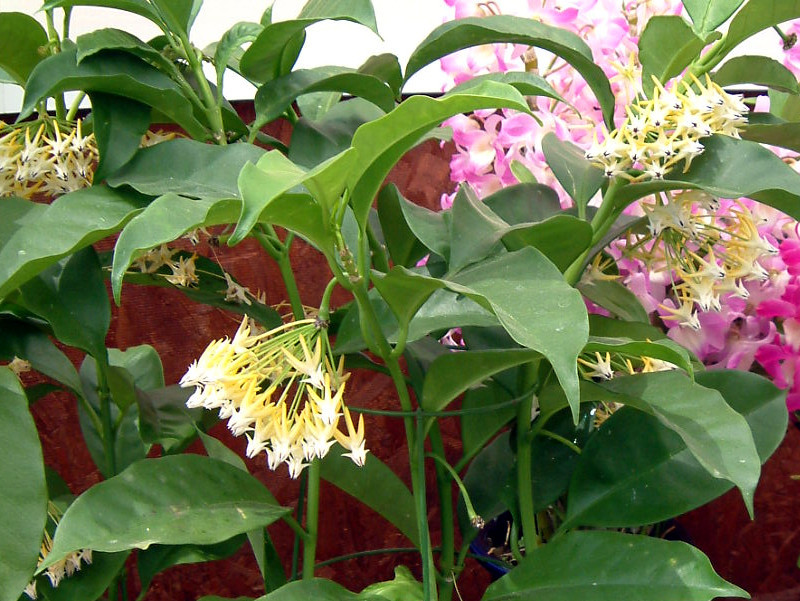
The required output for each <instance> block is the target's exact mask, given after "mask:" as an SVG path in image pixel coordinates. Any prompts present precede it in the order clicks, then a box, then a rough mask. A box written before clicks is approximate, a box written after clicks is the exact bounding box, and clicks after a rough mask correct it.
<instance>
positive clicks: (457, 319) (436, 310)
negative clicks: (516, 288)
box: [392, 290, 499, 341]
mask: <svg viewBox="0 0 800 601" xmlns="http://www.w3.org/2000/svg"><path fill="white" fill-rule="evenodd" d="M496 325H499V322H498V321H497V317H495V315H494V314H493V313H492V312H491V311H489V310H488V309H486V308H484V307H482V306H481V305H480V304H478V303H477V302H475V301H474V300H472V299H471V298H469V297H467V296H463V295H461V294H456V293H454V292H451V291H450V290H436V291H435V292H434V293H433V294H431V295H430V297H429V298H428V300H426V301H425V302H424V303H423V304H422V306H421V307H420V308H419V310H418V311H417V312H416V313H415V314H414V317H413V318H412V320H411V323H410V324H409V326H408V340H409V341H413V340H419V339H420V338H422V337H424V336H427V335H428V334H430V333H431V332H436V331H444V330H449V329H450V328H457V327H462V326H496ZM394 338H396V336H395V337H393V338H392V341H394Z"/></svg>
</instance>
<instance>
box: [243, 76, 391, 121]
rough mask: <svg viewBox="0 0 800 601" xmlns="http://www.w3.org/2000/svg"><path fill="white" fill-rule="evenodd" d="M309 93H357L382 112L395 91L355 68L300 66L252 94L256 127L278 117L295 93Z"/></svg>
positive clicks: (387, 108)
mask: <svg viewBox="0 0 800 601" xmlns="http://www.w3.org/2000/svg"><path fill="white" fill-rule="evenodd" d="M312 92H344V93H347V94H351V95H353V96H359V97H361V98H364V99H365V100H368V101H369V102H371V103H373V104H374V105H376V106H377V107H379V108H380V109H381V110H382V111H383V112H389V111H391V110H392V108H394V93H393V92H392V90H391V89H390V88H389V86H387V85H386V83H385V82H384V81H382V80H381V79H379V78H377V77H375V76H373V75H368V74H365V73H359V72H358V71H356V70H354V69H346V68H344V67H317V68H315V69H299V70H297V71H292V72H291V73H288V74H286V75H283V76H282V77H278V78H276V79H272V80H270V81H268V82H267V83H265V84H264V85H262V86H261V87H260V88H259V89H258V92H256V97H255V108H256V121H255V126H256V127H262V126H264V125H266V124H267V123H269V122H270V121H273V120H275V119H277V118H278V117H280V116H281V115H282V114H283V112H284V111H285V110H286V108H287V107H289V106H291V104H292V102H294V101H295V99H296V98H297V97H298V96H302V95H304V94H310V93H312Z"/></svg>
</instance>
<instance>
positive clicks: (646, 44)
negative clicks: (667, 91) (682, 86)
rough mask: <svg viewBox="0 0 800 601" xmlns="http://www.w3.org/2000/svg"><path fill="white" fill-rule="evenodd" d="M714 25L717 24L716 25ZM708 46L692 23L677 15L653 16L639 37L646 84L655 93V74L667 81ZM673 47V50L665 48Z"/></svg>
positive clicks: (645, 89) (645, 86)
mask: <svg viewBox="0 0 800 601" xmlns="http://www.w3.org/2000/svg"><path fill="white" fill-rule="evenodd" d="M712 29H713V28H712ZM704 47H705V42H704V40H703V39H701V38H699V37H697V35H695V33H694V32H693V31H692V28H691V27H690V26H689V24H688V23H687V22H686V21H684V20H683V18H682V17H679V16H677V15H664V16H654V17H651V18H650V20H649V21H648V22H647V25H646V26H645V28H644V31H642V35H641V36H640V37H639V60H640V61H641V63H642V87H643V88H644V91H645V93H646V94H647V95H648V96H652V93H653V87H654V86H653V79H652V78H653V76H655V77H656V79H658V81H660V82H662V83H664V82H665V81H667V80H668V79H671V78H673V77H675V76H676V75H679V74H680V73H681V72H682V71H683V70H684V69H685V68H686V67H687V66H688V65H689V63H691V62H692V61H693V60H694V59H695V58H697V56H698V55H699V54H700V51H701V50H702V49H703V48H704ZM665 48H669V52H665V51H664V49H665Z"/></svg>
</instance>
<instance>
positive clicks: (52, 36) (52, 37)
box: [45, 9, 67, 121]
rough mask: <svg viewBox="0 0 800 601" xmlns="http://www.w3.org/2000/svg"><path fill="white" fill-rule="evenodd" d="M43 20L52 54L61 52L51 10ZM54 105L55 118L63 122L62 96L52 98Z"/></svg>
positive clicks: (65, 110) (64, 104)
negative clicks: (45, 23)
mask: <svg viewBox="0 0 800 601" xmlns="http://www.w3.org/2000/svg"><path fill="white" fill-rule="evenodd" d="M45 20H46V21H47V39H48V42H50V46H51V48H52V52H53V54H58V53H59V52H61V38H59V37H58V32H57V31H56V26H55V22H54V21H53V9H50V10H46V11H45ZM53 100H55V103H56V118H57V119H58V120H59V121H63V120H64V116H65V115H66V113H67V104H66V102H64V94H63V93H62V94H56V95H55V96H53Z"/></svg>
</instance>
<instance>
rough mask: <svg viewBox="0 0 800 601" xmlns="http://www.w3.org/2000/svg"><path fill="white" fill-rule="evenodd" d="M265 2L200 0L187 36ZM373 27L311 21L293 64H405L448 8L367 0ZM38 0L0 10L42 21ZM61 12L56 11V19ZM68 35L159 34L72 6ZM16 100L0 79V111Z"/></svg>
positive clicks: (284, 10)
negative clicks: (110, 30)
mask: <svg viewBox="0 0 800 601" xmlns="http://www.w3.org/2000/svg"><path fill="white" fill-rule="evenodd" d="M306 1H307V0H275V8H274V12H273V15H272V16H273V20H274V21H285V20H287V19H292V18H294V17H296V16H297V14H298V13H299V12H300V9H301V8H302V7H303V5H304V4H305V3H306ZM268 5H269V1H268V0H205V2H204V3H203V7H202V9H201V10H200V13H199V14H198V16H197V20H196V21H195V24H194V26H193V28H192V32H191V40H192V42H193V43H194V44H195V45H196V46H199V47H200V48H203V47H205V46H206V45H207V44H209V43H211V42H214V41H217V40H219V38H220V37H222V34H223V33H225V31H226V30H227V29H228V28H229V27H231V25H233V24H235V23H237V22H239V21H254V22H258V21H259V19H260V18H261V14H262V13H263V12H264V10H265V9H266V7H267V6H268ZM373 5H374V7H375V16H376V19H377V22H378V31H379V32H380V34H381V37H382V38H383V41H381V39H380V38H379V37H378V36H376V35H375V34H374V33H373V32H372V31H370V30H369V29H367V28H366V27H363V26H360V25H356V24H355V23H350V22H345V21H328V22H322V23H317V24H315V25H312V26H311V27H309V28H308V37H307V39H306V44H305V46H304V48H303V52H302V54H301V55H300V58H299V60H298V63H297V68H308V67H316V66H321V65H341V66H345V67H358V66H359V65H360V64H361V63H363V62H364V61H365V60H366V59H367V58H369V57H370V56H371V55H373V54H381V53H384V52H391V53H392V54H395V55H397V57H398V58H399V59H400V64H401V65H403V66H405V64H406V62H407V60H408V57H409V56H410V55H411V52H412V51H413V50H414V48H415V47H416V46H417V44H419V43H420V42H421V41H422V40H423V39H424V38H425V36H426V35H427V34H428V33H429V32H430V31H431V30H432V29H433V28H434V27H436V26H437V25H440V24H441V23H442V21H443V20H444V18H445V13H446V11H447V10H448V7H447V6H446V5H445V3H444V2H443V1H442V0H373ZM39 6H41V2H40V0H0V10H1V11H19V12H26V13H28V14H33V15H34V16H35V17H36V18H37V19H38V20H39V21H41V22H42V23H44V15H43V14H42V13H38V14H37V13H35V10H36V9H38V7H39ZM60 13H61V11H59V10H57V11H56V23H57V25H58V26H60V25H59V23H60V18H61V15H60ZM71 23H72V25H71V31H70V37H71V38H72V39H75V38H76V37H77V36H79V35H81V34H83V33H87V32H89V31H94V30H95V29H102V28H104V27H116V28H118V29H124V30H126V31H129V32H130V33H133V34H134V35H137V36H138V37H140V38H142V39H144V40H148V39H150V38H152V37H155V36H156V35H158V34H159V33H160V31H159V30H158V28H157V27H156V26H155V25H153V24H152V23H150V22H149V21H147V20H146V19H144V18H143V17H139V16H137V15H132V14H130V13H124V12H121V11H117V10H113V9H106V8H97V7H76V8H75V9H73V11H72V20H71ZM444 81H445V80H444V77H443V75H442V74H441V72H440V71H439V68H438V66H436V65H432V66H429V67H427V68H426V69H424V70H423V71H421V72H420V73H418V74H417V75H415V76H414V77H413V78H412V79H411V80H410V81H409V83H408V85H407V86H406V88H405V91H407V92H439V91H441V88H442V85H443V84H444ZM254 93H255V90H254V88H253V87H252V86H251V85H250V84H248V83H247V82H246V81H244V80H243V79H241V78H240V77H238V76H237V75H236V74H229V75H228V76H226V79H225V96H226V97H227V98H228V99H240V98H252V97H253V94H254ZM21 100H22V89H21V88H19V87H18V86H10V85H2V84H0V113H11V112H17V110H18V109H19V107H20V104H21Z"/></svg>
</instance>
